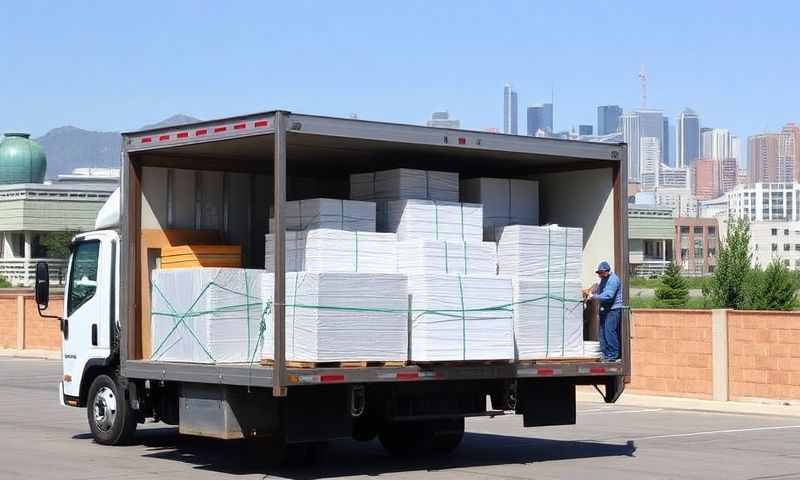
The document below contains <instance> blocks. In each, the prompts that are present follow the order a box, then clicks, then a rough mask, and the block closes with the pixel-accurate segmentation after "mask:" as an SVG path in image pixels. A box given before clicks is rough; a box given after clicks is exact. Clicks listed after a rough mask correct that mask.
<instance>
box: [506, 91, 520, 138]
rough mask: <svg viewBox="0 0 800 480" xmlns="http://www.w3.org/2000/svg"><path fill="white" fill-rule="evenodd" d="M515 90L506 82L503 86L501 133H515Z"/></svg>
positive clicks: (516, 132) (516, 118)
mask: <svg viewBox="0 0 800 480" xmlns="http://www.w3.org/2000/svg"><path fill="white" fill-rule="evenodd" d="M518 118H519V117H518V116H517V92H515V91H514V90H513V89H512V88H511V84H506V86H505V88H503V133H510V134H511V135H517V134H518V133H519V130H518V129H517V121H518Z"/></svg>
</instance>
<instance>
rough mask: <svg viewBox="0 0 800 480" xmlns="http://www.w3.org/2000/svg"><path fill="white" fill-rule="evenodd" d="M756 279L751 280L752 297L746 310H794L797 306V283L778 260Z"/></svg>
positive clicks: (771, 263)
mask: <svg viewBox="0 0 800 480" xmlns="http://www.w3.org/2000/svg"><path fill="white" fill-rule="evenodd" d="M757 271H758V272H759V275H758V276H759V277H760V278H758V279H755V278H753V282H752V284H753V285H752V287H751V288H752V292H753V294H752V297H751V298H750V301H749V302H748V303H749V305H748V308H750V309H753V310H794V309H795V308H797V306H798V301H797V293H796V292H797V282H796V280H795V277H794V275H792V273H791V272H790V271H789V269H788V268H787V267H786V266H785V265H784V264H783V262H781V261H780V260H778V259H775V260H773V261H772V262H770V264H769V265H768V266H767V268H766V269H765V270H764V271H763V273H762V272H761V271H760V269H758V270H757Z"/></svg>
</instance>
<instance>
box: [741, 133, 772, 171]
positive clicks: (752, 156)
mask: <svg viewBox="0 0 800 480" xmlns="http://www.w3.org/2000/svg"><path fill="white" fill-rule="evenodd" d="M778 136H779V135H778V134H777V133H760V134H758V135H751V136H749V137H747V174H748V177H749V179H750V183H761V182H764V183H773V182H779V181H780V180H778Z"/></svg>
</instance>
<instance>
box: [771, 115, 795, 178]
mask: <svg viewBox="0 0 800 480" xmlns="http://www.w3.org/2000/svg"><path fill="white" fill-rule="evenodd" d="M798 141H800V127H798V126H797V125H795V124H794V123H787V124H786V125H784V127H783V130H781V133H780V134H779V135H778V151H777V153H776V156H777V160H778V181H779V182H786V183H789V182H793V181H795V179H796V178H798V177H800V158H798V156H800V148H798V145H797V143H798Z"/></svg>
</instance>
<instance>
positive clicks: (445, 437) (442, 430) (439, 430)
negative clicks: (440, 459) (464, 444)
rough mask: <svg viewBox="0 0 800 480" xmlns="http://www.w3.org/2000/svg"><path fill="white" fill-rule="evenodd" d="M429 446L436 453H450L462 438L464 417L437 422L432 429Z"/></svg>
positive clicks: (459, 443)
mask: <svg viewBox="0 0 800 480" xmlns="http://www.w3.org/2000/svg"><path fill="white" fill-rule="evenodd" d="M432 433H433V438H432V439H431V448H432V449H433V451H435V452H438V453H450V452H452V451H453V450H455V449H456V448H458V446H459V445H461V440H463V439H464V419H463V418H457V419H454V420H445V421H442V422H440V423H439V424H437V425H436V426H435V428H434V430H433V432H432Z"/></svg>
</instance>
